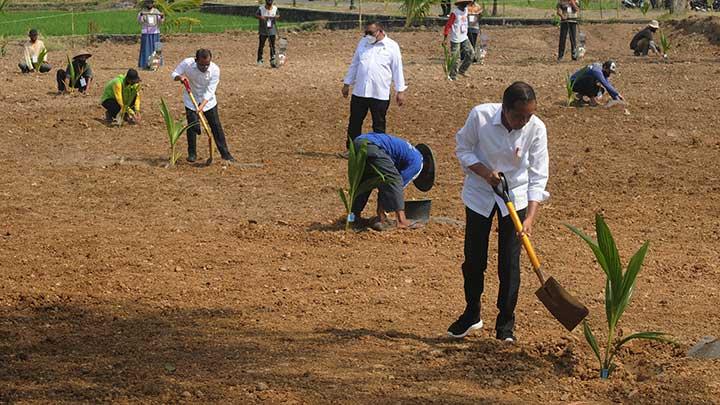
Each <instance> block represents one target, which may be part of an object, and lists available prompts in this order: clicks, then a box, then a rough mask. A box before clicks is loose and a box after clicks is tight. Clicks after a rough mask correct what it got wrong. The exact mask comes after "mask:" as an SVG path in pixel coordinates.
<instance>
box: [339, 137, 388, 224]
mask: <svg viewBox="0 0 720 405" xmlns="http://www.w3.org/2000/svg"><path fill="white" fill-rule="evenodd" d="M348 144H349V145H348V146H349V149H348V189H347V190H345V189H342V188H339V189H338V194H339V195H340V199H341V200H342V202H343V204H344V205H345V211H346V214H347V216H346V219H345V230H346V231H347V230H349V229H350V224H351V223H352V222H355V215H354V214H353V212H352V206H353V203H354V202H355V199H356V198H357V196H359V195H361V194H364V193H367V192H369V191H371V190H372V189H374V188H375V187H377V186H379V185H380V184H383V183H385V182H386V181H387V180H386V179H385V175H384V174H382V172H381V171H380V170H378V168H377V167H375V166H374V165H373V164H372V163H367V142H366V141H363V142H361V143H360V148H359V149H358V148H356V147H355V143H354V142H353V141H352V139H350V141H349V142H348ZM368 164H369V165H370V167H371V168H372V170H373V172H374V175H371V176H367V177H366V176H365V168H366V166H367V165H368Z"/></svg>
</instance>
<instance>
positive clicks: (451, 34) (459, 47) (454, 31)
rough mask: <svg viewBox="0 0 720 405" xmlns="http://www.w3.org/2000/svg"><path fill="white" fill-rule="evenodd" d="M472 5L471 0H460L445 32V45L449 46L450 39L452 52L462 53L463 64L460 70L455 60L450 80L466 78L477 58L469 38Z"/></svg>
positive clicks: (456, 3)
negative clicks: (470, 5)
mask: <svg viewBox="0 0 720 405" xmlns="http://www.w3.org/2000/svg"><path fill="white" fill-rule="evenodd" d="M470 3H472V1H471V0H458V1H456V2H455V6H456V7H455V9H454V10H453V12H452V14H450V18H449V19H448V21H447V23H446V24H445V30H444V32H443V34H444V38H443V44H445V45H446V44H447V42H448V38H449V39H450V52H451V53H452V54H453V55H456V54H457V53H458V52H459V53H460V58H458V59H460V60H462V64H461V65H460V67H459V68H458V62H459V61H458V60H455V61H454V62H453V64H452V66H451V67H450V72H449V75H448V79H450V80H456V79H457V74H458V73H460V74H461V75H463V76H465V72H467V70H468V69H469V68H470V65H472V63H473V58H474V57H475V51H474V50H473V46H472V44H471V43H470V38H469V37H468V10H467V6H468V4H470Z"/></svg>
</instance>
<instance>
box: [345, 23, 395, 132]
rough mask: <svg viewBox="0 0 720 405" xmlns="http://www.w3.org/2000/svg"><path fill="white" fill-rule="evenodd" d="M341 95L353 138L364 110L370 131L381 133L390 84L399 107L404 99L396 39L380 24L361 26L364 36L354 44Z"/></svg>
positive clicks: (358, 128) (388, 101)
mask: <svg viewBox="0 0 720 405" xmlns="http://www.w3.org/2000/svg"><path fill="white" fill-rule="evenodd" d="M343 83H344V84H343V88H342V95H343V97H345V98H347V97H348V95H349V94H350V86H353V90H352V98H351V99H350V122H349V123H348V130H347V135H348V137H350V139H355V138H356V137H358V136H359V135H360V134H361V133H362V126H363V121H365V117H366V116H367V113H368V110H370V114H371V115H372V122H373V124H372V132H375V133H382V134H384V133H386V132H385V115H386V114H387V110H388V107H389V106H390V85H391V83H395V93H396V94H395V99H396V101H397V103H398V105H399V106H402V105H403V102H404V101H405V90H406V89H407V86H406V85H405V76H404V75H403V66H402V56H401V55H400V46H399V45H398V44H397V42H395V41H393V40H392V39H390V38H388V36H387V35H385V32H384V31H383V26H382V24H380V23H377V22H371V23H369V24H368V25H367V26H365V36H364V37H363V38H362V39H361V40H360V42H359V43H358V46H357V49H356V50H355V54H354V55H353V58H352V63H350V68H349V69H348V72H347V74H346V75H345V79H344V80H343Z"/></svg>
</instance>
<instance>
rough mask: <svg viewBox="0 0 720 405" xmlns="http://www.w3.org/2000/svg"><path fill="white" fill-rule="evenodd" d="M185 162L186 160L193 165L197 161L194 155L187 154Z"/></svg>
mask: <svg viewBox="0 0 720 405" xmlns="http://www.w3.org/2000/svg"><path fill="white" fill-rule="evenodd" d="M185 160H187V161H188V162H190V163H193V162H195V161H196V160H197V156H195V154H188V157H187V158H185Z"/></svg>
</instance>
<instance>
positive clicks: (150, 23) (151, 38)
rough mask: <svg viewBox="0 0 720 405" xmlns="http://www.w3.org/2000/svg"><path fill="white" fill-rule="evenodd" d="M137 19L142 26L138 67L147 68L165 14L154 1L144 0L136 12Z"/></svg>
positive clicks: (157, 40)
mask: <svg viewBox="0 0 720 405" xmlns="http://www.w3.org/2000/svg"><path fill="white" fill-rule="evenodd" d="M137 20H138V23H139V24H140V25H141V26H142V35H141V36H140V59H139V60H138V67H139V68H141V69H148V68H149V65H150V55H152V54H153V52H155V49H156V47H157V45H158V44H159V43H160V24H162V23H163V21H164V20H165V15H164V14H163V13H162V12H160V10H158V9H157V8H155V1H153V0H145V3H143V8H142V9H141V10H140V12H139V13H138V17H137Z"/></svg>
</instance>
